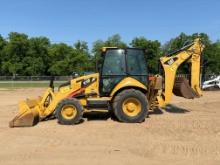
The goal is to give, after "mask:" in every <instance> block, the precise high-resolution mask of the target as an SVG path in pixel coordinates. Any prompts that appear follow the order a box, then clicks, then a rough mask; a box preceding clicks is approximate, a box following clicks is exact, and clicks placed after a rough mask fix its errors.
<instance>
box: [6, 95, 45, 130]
mask: <svg viewBox="0 0 220 165" xmlns="http://www.w3.org/2000/svg"><path fill="white" fill-rule="evenodd" d="M40 100H41V98H38V99H32V100H30V99H27V100H26V101H21V102H20V103H19V113H18V115H17V116H15V118H14V119H13V120H12V121H10V122H9V127H29V126H33V125H36V124H37V123H38V122H39V106H38V105H39V103H40Z"/></svg>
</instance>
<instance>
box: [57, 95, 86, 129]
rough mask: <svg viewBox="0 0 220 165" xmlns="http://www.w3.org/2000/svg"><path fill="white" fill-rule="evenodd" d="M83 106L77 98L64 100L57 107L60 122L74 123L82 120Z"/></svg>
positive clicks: (65, 123)
mask: <svg viewBox="0 0 220 165" xmlns="http://www.w3.org/2000/svg"><path fill="white" fill-rule="evenodd" d="M82 116H83V107H82V106H81V104H80V103H79V101H78V100H77V99H75V98H71V99H65V100H62V101H61V102H60V103H59V104H58V105H57V108H56V117H57V119H58V122H59V123H60V124H64V125H72V124H77V123H79V122H80V120H81V119H82Z"/></svg>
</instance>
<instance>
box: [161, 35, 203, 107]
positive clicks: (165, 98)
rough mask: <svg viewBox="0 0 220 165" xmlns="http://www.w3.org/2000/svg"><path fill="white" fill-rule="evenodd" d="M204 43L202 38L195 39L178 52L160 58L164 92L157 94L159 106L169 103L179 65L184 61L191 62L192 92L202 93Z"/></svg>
mask: <svg viewBox="0 0 220 165" xmlns="http://www.w3.org/2000/svg"><path fill="white" fill-rule="evenodd" d="M203 49H204V45H203V44H202V42H201V40H200V39H195V40H194V42H193V43H192V44H190V45H187V46H185V47H183V48H182V49H181V50H180V51H178V52H177V53H175V54H173V55H171V56H164V57H161V58H160V62H161V65H162V66H163V69H164V87H163V91H162V93H161V94H160V95H159V96H157V100H158V103H159V106H164V105H166V104H168V103H169V102H170V100H171V97H172V94H173V88H174V84H175V78H176V72H177V70H178V68H179V66H180V65H181V64H182V63H184V62H188V63H190V66H191V68H190V70H191V73H190V76H191V77H190V80H191V82H190V87H191V90H192V91H191V92H194V94H195V95H196V96H197V97H200V96H201V95H202V91H201V89H200V58H201V53H202V50H203Z"/></svg>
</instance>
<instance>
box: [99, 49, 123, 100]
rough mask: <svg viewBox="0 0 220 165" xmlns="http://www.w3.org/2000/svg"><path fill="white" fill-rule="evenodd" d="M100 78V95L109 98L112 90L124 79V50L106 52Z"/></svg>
mask: <svg viewBox="0 0 220 165" xmlns="http://www.w3.org/2000/svg"><path fill="white" fill-rule="evenodd" d="M100 76H101V77H100V94H101V96H109V95H110V93H111V91H112V90H113V88H114V87H115V86H116V85H117V84H118V83H119V82H120V81H121V80H122V79H123V78H125V77H126V63H125V50H123V49H108V50H107V52H106V54H105V57H104V62H103V65H102V69H101V75H100Z"/></svg>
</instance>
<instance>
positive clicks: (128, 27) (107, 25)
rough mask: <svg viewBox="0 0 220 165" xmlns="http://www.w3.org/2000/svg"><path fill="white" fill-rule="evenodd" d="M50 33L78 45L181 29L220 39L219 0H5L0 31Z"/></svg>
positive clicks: (162, 35)
mask: <svg viewBox="0 0 220 165" xmlns="http://www.w3.org/2000/svg"><path fill="white" fill-rule="evenodd" d="M12 31H13V32H21V33H26V34H28V35H29V36H30V37H36V36H46V37H48V38H49V39H50V40H51V41H52V42H65V43H67V44H70V45H71V44H73V43H74V42H75V41H77V40H84V41H87V42H88V44H89V47H91V45H92V43H93V42H94V41H96V40H98V39H102V40H106V39H107V38H108V37H109V36H111V35H113V34H120V35H121V37H122V39H123V40H124V41H125V42H126V43H130V42H131V40H132V39H133V38H134V37H136V36H144V37H146V38H147V39H150V40H159V41H160V42H162V43H165V42H166V41H169V40H170V39H171V38H173V37H176V36H177V35H179V34H180V33H181V32H184V33H186V34H192V33H195V32H199V33H200V32H205V33H207V34H208V35H209V36H210V38H211V40H212V41H216V40H217V39H220V0H181V1H180V0H111V1H110V0H0V34H1V35H2V36H3V37H5V38H7V35H8V33H10V32H12Z"/></svg>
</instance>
